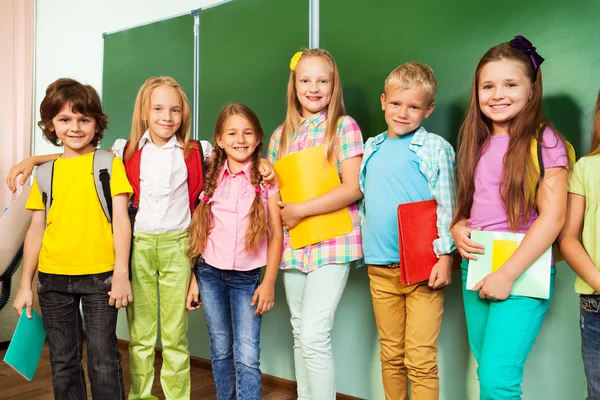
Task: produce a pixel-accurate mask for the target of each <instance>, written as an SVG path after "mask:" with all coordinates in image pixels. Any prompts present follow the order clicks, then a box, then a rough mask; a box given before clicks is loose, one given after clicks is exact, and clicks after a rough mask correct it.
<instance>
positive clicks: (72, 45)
mask: <svg viewBox="0 0 600 400" xmlns="http://www.w3.org/2000/svg"><path fill="white" fill-rule="evenodd" d="M217 2H219V0H176V1H164V0H101V1H93V0H37V1H36V32H35V41H36V42H35V89H34V90H35V93H34V104H35V107H34V110H35V117H34V118H35V122H36V123H37V121H39V109H40V103H41V102H42V99H43V98H44V94H45V92H46V87H47V86H48V85H49V84H50V83H52V82H54V81H55V80H56V79H58V78H64V77H68V78H73V79H76V80H78V81H80V82H82V83H85V84H89V85H92V86H93V87H94V88H96V90H97V91H98V93H100V95H102V59H103V52H104V42H103V39H102V33H104V32H112V31H116V30H121V29H126V28H129V27H131V26H135V25H140V24H145V23H148V22H153V21H156V20H160V19H165V18H169V17H172V16H176V15H181V14H185V13H187V12H190V11H192V10H195V9H198V8H203V7H207V6H209V5H211V4H214V3H217ZM33 143H34V154H46V153H56V152H57V149H56V147H54V146H53V145H51V144H50V143H48V142H46V141H45V140H44V139H43V138H42V133H41V130H40V129H38V128H35V129H34V132H33Z"/></svg>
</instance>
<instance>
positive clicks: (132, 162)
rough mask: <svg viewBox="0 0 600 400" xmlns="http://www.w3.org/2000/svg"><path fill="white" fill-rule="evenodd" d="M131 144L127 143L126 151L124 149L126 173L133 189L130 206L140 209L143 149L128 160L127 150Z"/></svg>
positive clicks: (138, 150) (136, 151)
mask: <svg viewBox="0 0 600 400" xmlns="http://www.w3.org/2000/svg"><path fill="white" fill-rule="evenodd" d="M130 144H131V143H130V142H129V141H127V144H126V145H125V149H123V164H125V173H126V174H127V179H128V180H129V184H130V185H131V187H132V188H133V197H132V198H131V201H130V205H131V207H133V208H138V206H139V204H140V163H141V161H142V149H136V150H135V153H133V157H131V158H130V159H127V150H128V149H129V145H130Z"/></svg>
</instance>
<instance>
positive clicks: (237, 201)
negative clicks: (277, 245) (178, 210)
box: [202, 162, 279, 271]
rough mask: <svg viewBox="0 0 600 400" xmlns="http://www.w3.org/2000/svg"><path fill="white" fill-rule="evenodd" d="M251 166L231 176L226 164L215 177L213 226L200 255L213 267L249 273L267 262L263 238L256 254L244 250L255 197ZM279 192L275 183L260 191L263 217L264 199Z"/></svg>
mask: <svg viewBox="0 0 600 400" xmlns="http://www.w3.org/2000/svg"><path fill="white" fill-rule="evenodd" d="M251 167H252V163H251V162H248V163H247V164H246V166H245V167H244V168H243V169H242V170H241V171H239V172H238V173H236V174H232V173H231V172H230V171H229V167H228V163H227V162H225V166H224V167H223V168H222V169H221V172H220V173H219V177H218V178H217V188H216V189H215V192H214V193H213V196H212V198H211V199H210V200H209V203H210V206H211V212H212V220H213V222H214V224H215V227H214V228H213V230H212V232H211V233H210V235H209V236H208V240H207V242H206V247H205V248H204V251H203V252H202V256H203V257H204V260H205V261H206V263H207V264H209V265H210V266H212V267H215V268H218V269H222V270H236V271H250V270H253V269H256V268H260V267H262V266H264V265H266V263H267V245H268V240H267V237H266V236H265V238H264V240H263V241H262V242H261V244H260V246H259V249H258V251H257V252H256V253H252V252H247V251H246V231H247V230H248V225H249V223H250V209H251V207H252V202H253V201H254V198H255V196H256V188H255V187H254V186H252V184H251V183H250V172H251ZM278 192H279V188H278V186H277V183H274V184H272V185H264V188H262V189H261V193H260V195H261V197H262V200H263V204H264V207H265V215H268V214H267V212H268V210H267V199H268V198H269V197H271V196H273V195H274V194H277V193H278Z"/></svg>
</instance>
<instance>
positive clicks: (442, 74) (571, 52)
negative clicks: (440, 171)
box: [320, 0, 600, 153]
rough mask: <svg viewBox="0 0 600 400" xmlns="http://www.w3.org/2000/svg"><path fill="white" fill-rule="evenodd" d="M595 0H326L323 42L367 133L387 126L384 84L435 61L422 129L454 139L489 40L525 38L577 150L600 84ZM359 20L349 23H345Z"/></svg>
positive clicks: (552, 107)
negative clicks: (397, 73) (403, 67)
mask: <svg viewBox="0 0 600 400" xmlns="http://www.w3.org/2000/svg"><path fill="white" fill-rule="evenodd" d="M599 20H600V4H599V3H598V0H577V1H576V2H573V3H571V2H566V1H557V0H530V1H525V2H522V1H518V0H507V1H504V2H481V1H479V0H461V1H459V2H457V1H446V0H431V1H428V2H426V3H422V2H398V1H395V0H375V1H372V2H369V6H368V7H366V6H364V3H363V2H359V1H347V0H326V1H321V14H320V21H321V24H320V31H321V36H320V43H321V46H322V47H323V48H325V49H327V50H329V51H331V52H332V54H333V55H334V57H335V58H336V61H337V62H338V65H339V68H340V74H341V79H342V83H343V86H344V94H345V100H346V106H347V108H348V112H349V113H350V114H351V115H352V116H354V117H355V118H356V119H357V121H358V123H359V125H360V126H361V128H362V129H363V133H364V134H365V137H367V136H374V135H376V134H377V133H380V132H381V131H383V130H385V129H386V127H385V121H384V119H383V112H382V111H381V105H380V102H379V95H380V94H381V92H382V90H383V82H384V80H385V78H386V77H387V75H388V74H389V73H390V72H391V71H392V69H393V68H395V67H396V66H398V65H400V64H401V63H403V62H406V61H412V60H414V61H419V62H423V63H426V64H429V65H430V66H431V67H432V68H433V70H434V73H435V75H436V78H437V81H438V95H437V98H436V109H435V111H434V113H433V115H432V116H431V117H430V119H429V120H428V121H426V122H425V124H424V125H425V127H426V128H428V129H430V130H431V131H432V132H436V133H439V134H441V135H442V136H444V137H446V138H449V139H451V141H453V142H454V141H455V138H456V135H457V132H458V129H459V127H460V123H461V120H462V117H463V115H464V112H465V111H466V107H467V104H468V97H469V89H470V85H471V79H472V75H473V72H474V70H475V67H476V65H477V62H478V61H479V59H480V58H481V57H482V56H483V54H484V53H485V52H486V51H487V50H488V49H489V48H490V47H492V46H494V45H496V44H499V43H501V42H503V41H508V40H510V39H512V38H513V36H515V35H524V36H525V37H527V38H528V39H530V40H531V41H532V42H533V44H534V45H535V46H537V48H538V50H539V52H540V54H542V55H543V56H544V57H545V58H546V62H545V63H544V65H543V66H542V70H543V72H544V92H545V108H546V112H547V114H548V115H549V117H550V118H551V119H552V120H553V121H554V123H555V124H556V125H557V127H558V129H559V130H561V132H562V133H564V134H565V135H566V136H567V138H568V139H569V140H571V141H572V142H573V144H574V145H575V147H576V149H577V150H578V153H581V152H582V151H584V149H587V148H588V147H589V139H588V138H589V132H590V118H591V113H592V111H593V106H594V100H595V96H596V95H597V93H598V87H599V86H600V80H599V78H600V67H598V65H600V55H599V54H600V53H598V51H596V50H594V49H597V46H598V45H597V43H598V41H599V40H600V34H599V32H600V30H598V25H597V24H598V21H599ZM349 21H353V22H352V23H348V22H349Z"/></svg>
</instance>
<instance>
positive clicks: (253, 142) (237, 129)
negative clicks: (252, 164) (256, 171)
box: [217, 114, 260, 173]
mask: <svg viewBox="0 0 600 400" xmlns="http://www.w3.org/2000/svg"><path fill="white" fill-rule="evenodd" d="M259 144H260V140H259V138H258V135H257V133H256V129H255V127H254V126H253V125H252V123H250V121H248V120H247V119H246V118H244V117H243V116H241V115H237V114H236V115H232V116H231V117H229V118H227V120H226V121H225V124H224V125H223V132H222V133H221V135H220V136H219V138H218V139H217V145H218V146H219V147H221V148H222V149H223V150H225V153H226V154H227V161H228V165H229V169H230V170H231V171H232V172H233V173H236V172H238V171H240V170H241V169H242V168H244V166H245V165H246V163H248V161H250V158H251V157H252V155H253V154H254V150H255V149H256V147H257V146H258V145H259Z"/></svg>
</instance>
